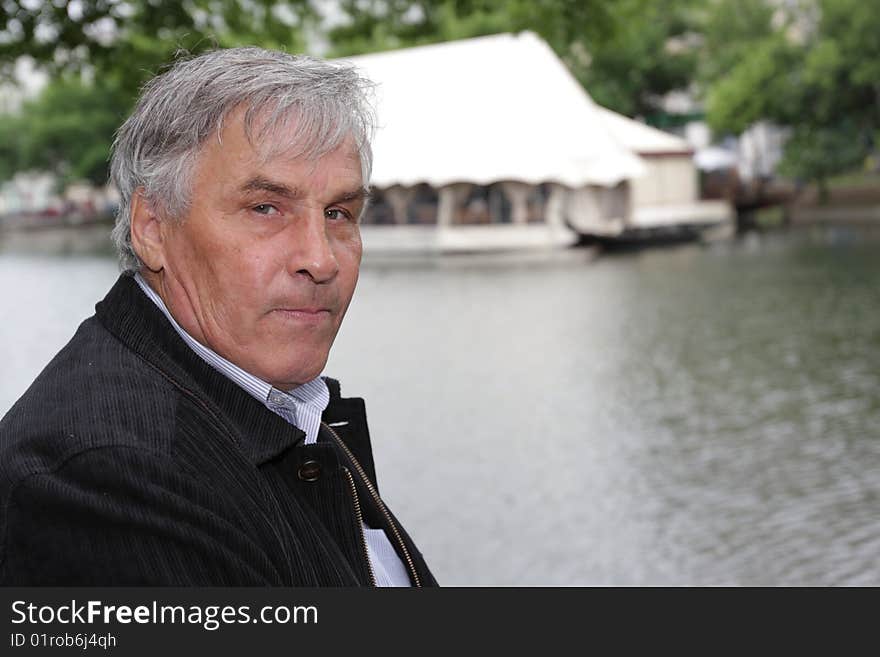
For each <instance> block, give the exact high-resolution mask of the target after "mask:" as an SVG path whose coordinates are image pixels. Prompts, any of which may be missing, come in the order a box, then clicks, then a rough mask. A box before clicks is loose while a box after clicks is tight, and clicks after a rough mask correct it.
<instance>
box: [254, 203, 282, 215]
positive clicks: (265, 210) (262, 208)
mask: <svg viewBox="0 0 880 657" xmlns="http://www.w3.org/2000/svg"><path fill="white" fill-rule="evenodd" d="M253 210H254V212H256V213H257V214H278V208H276V207H275V206H274V205H270V204H269V203H260V204H259V205H255V206H254V207H253Z"/></svg>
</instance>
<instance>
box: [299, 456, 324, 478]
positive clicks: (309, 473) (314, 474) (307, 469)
mask: <svg viewBox="0 0 880 657" xmlns="http://www.w3.org/2000/svg"><path fill="white" fill-rule="evenodd" d="M296 476H297V477H299V478H300V479H302V480H303V481H318V478H319V477H320V476H321V464H320V463H318V462H317V461H306V462H304V463H303V464H302V465H300V466H299V470H298V471H297V473H296Z"/></svg>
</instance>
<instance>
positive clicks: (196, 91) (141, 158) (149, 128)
mask: <svg viewBox="0 0 880 657" xmlns="http://www.w3.org/2000/svg"><path fill="white" fill-rule="evenodd" d="M371 88H372V85H371V83H370V82H369V81H367V80H366V79H364V78H362V77H361V76H360V75H359V74H358V72H357V71H356V70H355V68H354V67H353V66H351V65H345V64H341V63H335V62H328V61H325V60H321V59H316V58H313V57H307V56H304V55H299V56H295V55H288V54H286V53H282V52H277V51H271V50H263V49H262V48H230V49H226V50H215V51H212V52H208V53H205V54H203V55H199V56H198V57H195V58H192V59H187V60H179V61H177V62H176V63H175V64H174V65H173V66H172V67H171V68H170V69H169V70H168V71H167V72H165V73H163V74H161V75H159V76H157V77H155V78H153V79H152V80H150V81H149V82H148V83H147V84H146V85H145V86H144V88H143V90H142V92H141V96H140V98H139V100H138V102H137V105H136V106H135V109H134V111H133V112H132V114H131V116H130V117H129V118H128V120H127V121H126V122H125V123H123V124H122V126H121V127H120V128H119V130H118V131H117V133H116V140H115V141H114V143H113V156H112V158H111V161H110V180H111V182H112V183H113V184H114V185H115V186H116V189H117V190H118V191H119V195H120V202H119V210H118V213H117V215H116V225H115V226H114V227H113V232H112V234H111V235H112V238H113V242H114V243H115V244H116V250H117V252H118V254H119V264H120V268H121V269H122V270H123V271H133V270H139V269H140V268H141V267H142V263H141V261H140V258H138V256H137V254H136V253H135V252H134V250H133V249H132V246H131V198H132V195H133V194H134V193H135V191H136V190H137V189H138V188H141V187H142V188H143V189H144V196H145V199H146V201H147V202H148V203H150V205H151V206H152V207H153V209H154V211H156V212H160V213H162V214H163V215H165V216H168V217H172V218H181V217H183V216H184V215H185V213H186V211H187V208H188V206H189V201H190V198H189V197H190V183H191V178H192V173H193V169H194V166H195V163H196V160H197V158H198V155H199V153H200V152H201V149H202V146H203V144H204V143H205V141H206V140H207V139H208V138H209V137H210V136H212V135H219V134H220V131H221V129H222V126H223V121H224V119H225V118H226V117H227V116H229V114H230V113H231V112H232V111H233V110H238V109H239V108H243V109H244V112H245V113H244V129H245V134H246V135H247V137H248V139H249V140H251V142H252V143H254V142H255V141H256V143H257V144H258V145H259V149H260V153H261V155H262V156H263V157H266V158H267V159H268V158H271V157H273V156H275V155H279V154H281V153H282V152H290V153H292V154H293V155H294V156H296V157H306V158H318V157H320V156H322V155H324V154H326V153H329V152H331V151H333V150H334V149H336V148H337V147H338V146H339V145H341V144H342V143H343V142H344V141H345V140H346V139H349V138H352V139H353V140H354V143H355V147H356V148H357V151H358V154H359V156H360V161H361V168H362V172H363V180H364V185H366V184H367V183H368V181H369V179H370V171H371V169H372V159H373V158H372V151H371V148H370V139H371V138H372V135H373V130H374V126H375V123H374V117H373V109H372V106H371V104H370V102H369V94H368V91H369V90H370V89H371ZM290 130H293V138H292V139H286V140H280V139H277V138H275V137H276V136H277V135H278V134H280V133H282V132H284V131H290Z"/></svg>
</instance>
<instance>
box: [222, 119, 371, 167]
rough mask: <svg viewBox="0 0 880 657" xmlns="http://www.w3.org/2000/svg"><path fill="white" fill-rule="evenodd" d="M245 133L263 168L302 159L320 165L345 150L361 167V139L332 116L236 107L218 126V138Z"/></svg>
mask: <svg viewBox="0 0 880 657" xmlns="http://www.w3.org/2000/svg"><path fill="white" fill-rule="evenodd" d="M228 129H232V130H242V131H243V133H244V136H245V138H246V139H247V141H248V144H249V145H250V147H251V149H252V150H253V152H254V153H256V154H257V158H258V161H259V162H260V164H266V163H268V162H269V161H271V160H275V159H279V158H281V159H291V160H292V159H300V160H307V161H311V162H315V163H317V161H318V160H319V159H320V158H322V157H323V156H325V155H327V154H329V153H332V152H334V151H336V150H337V149H346V150H348V151H349V154H350V156H351V157H352V158H353V159H355V160H356V161H358V162H359V163H360V160H361V154H360V148H359V143H358V141H359V136H358V135H356V134H355V133H354V131H353V129H352V126H351V125H348V124H347V123H346V122H344V121H343V120H342V119H340V118H338V117H333V116H330V115H329V113H326V112H325V113H323V114H322V113H321V112H316V111H306V110H305V109H303V108H301V107H298V106H293V107H287V108H284V110H280V109H277V108H275V109H271V108H269V109H267V108H257V107H243V106H240V107H237V108H235V109H233V110H232V111H230V112H229V113H228V114H227V115H226V116H225V117H224V118H223V119H222V120H221V122H220V123H219V124H218V127H217V132H216V137H217V139H218V141H220V142H221V143H222V141H223V135H224V131H225V130H228Z"/></svg>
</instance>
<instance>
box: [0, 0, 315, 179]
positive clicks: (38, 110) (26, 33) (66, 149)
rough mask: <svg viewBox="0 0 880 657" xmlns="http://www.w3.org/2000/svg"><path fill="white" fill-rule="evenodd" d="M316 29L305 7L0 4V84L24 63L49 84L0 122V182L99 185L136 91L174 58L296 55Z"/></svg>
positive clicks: (254, 0) (159, 0)
mask: <svg viewBox="0 0 880 657" xmlns="http://www.w3.org/2000/svg"><path fill="white" fill-rule="evenodd" d="M316 20H317V14H316V12H315V10H314V8H313V6H312V4H311V2H310V1H309V0H289V1H287V2H278V1H276V0H187V2H178V1H176V0H175V1H173V2H172V1H170V0H144V1H140V2H121V1H118V0H117V1H115V0H79V1H78V2H77V3H67V2H58V1H49V0H0V76H3V75H4V74H5V76H7V77H10V76H11V72H12V68H13V65H14V63H15V61H16V59H17V58H18V57H19V56H22V55H28V56H30V57H32V58H34V60H35V61H36V63H37V65H38V66H39V67H41V68H43V69H44V70H47V71H48V72H49V73H50V74H52V76H53V78H54V81H53V82H52V83H51V84H50V85H49V87H47V88H46V89H45V91H44V92H43V93H42V95H41V96H40V97H39V98H37V99H36V100H33V101H31V102H29V103H27V104H26V106H25V107H24V108H23V110H22V112H21V113H20V114H18V115H16V116H0V180H2V179H5V178H8V177H10V176H11V175H13V174H14V173H15V171H17V170H24V169H41V170H47V171H51V172H54V173H56V174H58V175H59V176H60V178H61V181H62V183H64V182H69V181H71V180H78V179H85V180H90V181H92V182H94V183H96V184H103V183H105V182H106V180H107V165H108V162H107V160H108V155H109V150H110V144H111V143H112V139H113V133H114V131H115V129H116V128H117V127H118V126H119V125H120V124H121V123H122V121H123V120H124V118H125V116H126V114H127V113H128V111H129V109H130V108H131V106H132V104H133V102H134V98H135V97H136V95H137V92H138V89H139V88H140V87H141V85H142V84H143V83H144V82H145V81H146V80H148V79H149V78H151V77H152V76H153V75H155V74H156V73H157V72H159V71H160V70H161V69H162V67H163V66H166V65H167V64H168V63H169V62H170V61H172V60H173V59H174V58H175V56H176V55H177V54H178V53H180V52H181V51H182V52H188V53H192V54H196V53H198V52H202V51H204V50H207V49H210V48H214V47H227V46H236V45H262V46H265V47H269V48H278V49H285V50H292V51H301V50H303V48H304V45H305V37H304V34H305V29H306V27H307V26H308V25H311V24H313V23H314V21H316ZM83 79H91V80H94V82H93V83H85V82H83V81H82V80H83Z"/></svg>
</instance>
